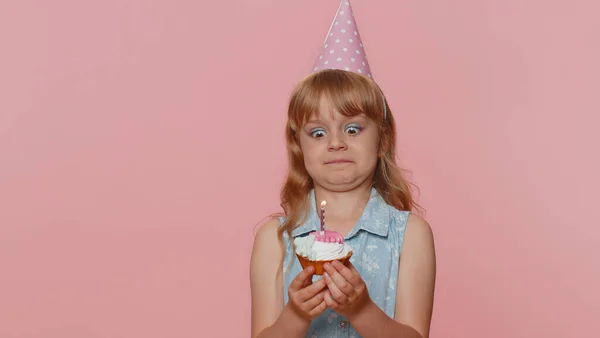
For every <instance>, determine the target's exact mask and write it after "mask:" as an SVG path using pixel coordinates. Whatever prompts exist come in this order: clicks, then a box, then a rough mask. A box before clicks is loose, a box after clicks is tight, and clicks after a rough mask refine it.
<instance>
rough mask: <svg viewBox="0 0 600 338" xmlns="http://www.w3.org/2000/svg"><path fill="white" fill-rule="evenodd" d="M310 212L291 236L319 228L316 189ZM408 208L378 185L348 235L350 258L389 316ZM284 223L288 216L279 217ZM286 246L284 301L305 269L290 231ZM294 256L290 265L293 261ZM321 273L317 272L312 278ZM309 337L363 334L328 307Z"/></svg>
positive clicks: (393, 297) (373, 295)
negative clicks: (399, 206)
mask: <svg viewBox="0 0 600 338" xmlns="http://www.w3.org/2000/svg"><path fill="white" fill-rule="evenodd" d="M308 199H309V214H308V217H307V218H306V221H305V223H303V224H302V225H301V226H299V227H297V228H296V229H294V230H293V231H292V237H293V238H296V237H298V236H306V235H308V234H309V233H310V232H312V231H318V230H320V220H319V216H318V213H317V210H316V205H315V193H314V190H312V191H311V192H310V193H309V196H308ZM409 215H410V212H409V211H400V210H398V209H396V208H394V207H392V206H390V205H388V204H387V203H386V202H385V200H384V199H383V198H382V197H381V196H380V195H379V193H378V192H377V190H375V188H372V189H371V196H370V198H369V202H368V203H367V205H366V207H365V209H364V211H363V214H362V215H361V217H360V219H359V220H358V222H357V223H356V224H355V225H354V228H353V229H352V230H351V231H350V233H349V234H348V235H347V236H346V237H345V241H346V242H347V243H348V244H349V245H350V246H351V247H352V251H353V254H352V257H350V262H351V263H352V265H354V267H355V268H356V270H357V271H358V273H359V274H360V276H361V277H362V279H363V280H364V281H365V284H366V286H367V290H368V291H369V296H370V297H371V299H372V300H373V302H374V303H375V304H377V306H379V308H381V309H382V310H383V311H384V312H385V314H387V315H388V316H389V317H391V318H393V317H394V310H395V306H396V286H397V281H398V263H399V257H400V252H401V250H402V242H403V240H404V232H405V229H406V222H407V220H408V216H409ZM280 221H281V224H284V222H285V218H283V217H282V218H280ZM283 239H284V244H285V247H286V253H285V258H284V261H283V281H284V293H283V294H284V302H285V304H287V302H288V294H287V290H288V288H289V286H290V283H291V282H292V280H293V279H294V278H295V277H296V275H298V273H300V271H302V266H301V265H300V262H299V261H298V258H297V257H296V255H295V254H294V253H293V252H292V247H291V243H290V239H289V237H288V235H287V233H285V232H284V235H283ZM290 260H291V265H290ZM319 278H321V276H314V278H313V281H316V280H318V279H319ZM306 337H311V338H321V337H361V336H360V335H359V334H358V332H356V330H354V328H353V327H352V323H350V322H349V321H348V319H347V318H345V317H344V316H342V315H340V314H338V313H336V312H335V311H333V310H331V309H330V308H327V310H325V311H324V312H323V313H321V315H319V316H318V317H317V318H315V319H313V321H312V323H311V325H310V327H309V329H308V332H307V333H306Z"/></svg>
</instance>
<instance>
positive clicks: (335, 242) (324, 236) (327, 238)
mask: <svg viewBox="0 0 600 338" xmlns="http://www.w3.org/2000/svg"><path fill="white" fill-rule="evenodd" d="M294 245H295V246H296V256H297V257H298V260H299V261H300V265H302V268H303V269H306V267H308V266H311V265H312V266H313V267H314V268H315V275H322V274H323V273H324V272H325V268H324V267H323V265H324V264H325V263H328V262H332V261H339V262H340V263H342V264H346V262H348V260H349V259H350V256H352V248H351V247H350V245H348V243H346V242H345V241H344V236H342V234H340V233H339V232H336V231H331V230H322V231H314V232H311V233H310V234H308V236H304V237H297V238H295V239H294Z"/></svg>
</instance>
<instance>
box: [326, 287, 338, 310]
mask: <svg viewBox="0 0 600 338" xmlns="http://www.w3.org/2000/svg"><path fill="white" fill-rule="evenodd" d="M325 303H326V304H327V306H328V307H330V308H331V309H333V310H336V309H338V308H339V307H340V304H339V303H338V302H336V301H335V300H334V299H333V296H332V295H331V292H330V291H329V290H327V292H326V293H325Z"/></svg>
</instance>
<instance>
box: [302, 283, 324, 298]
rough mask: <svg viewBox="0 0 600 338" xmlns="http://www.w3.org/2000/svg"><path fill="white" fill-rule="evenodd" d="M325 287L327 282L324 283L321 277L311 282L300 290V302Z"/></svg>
mask: <svg viewBox="0 0 600 338" xmlns="http://www.w3.org/2000/svg"><path fill="white" fill-rule="evenodd" d="M325 287H327V284H326V283H325V281H324V280H323V278H321V279H319V280H318V281H316V282H314V283H312V284H311V285H309V286H307V287H305V288H304V289H302V290H301V291H300V300H301V301H302V302H305V301H307V300H309V299H311V298H313V297H314V296H315V295H316V294H318V293H319V292H320V291H322V290H323V289H325Z"/></svg>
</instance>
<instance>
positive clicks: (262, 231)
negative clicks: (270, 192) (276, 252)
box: [253, 217, 281, 251]
mask: <svg viewBox="0 0 600 338" xmlns="http://www.w3.org/2000/svg"><path fill="white" fill-rule="evenodd" d="M280 227H281V222H280V221H279V218H277V217H275V218H273V219H271V220H269V221H268V222H266V223H265V224H263V225H261V226H260V227H259V229H258V231H257V232H256V235H255V236H254V248H253V251H256V250H261V249H267V250H268V249H273V248H275V247H277V243H278V242H280V239H279V228H280ZM269 251H270V250H269Z"/></svg>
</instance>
